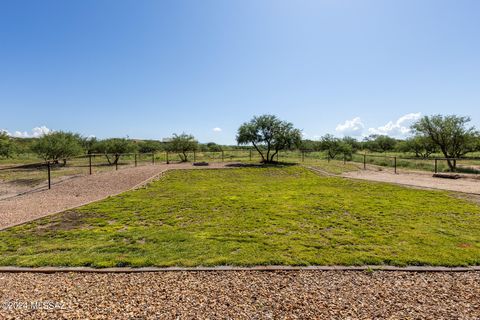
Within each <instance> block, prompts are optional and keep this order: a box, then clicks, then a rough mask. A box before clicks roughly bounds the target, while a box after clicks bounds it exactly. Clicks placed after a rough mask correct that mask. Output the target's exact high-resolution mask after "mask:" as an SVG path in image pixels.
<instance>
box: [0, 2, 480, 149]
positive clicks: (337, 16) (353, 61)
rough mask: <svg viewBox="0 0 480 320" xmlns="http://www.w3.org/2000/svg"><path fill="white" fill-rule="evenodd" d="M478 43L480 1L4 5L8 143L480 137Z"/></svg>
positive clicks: (3, 116)
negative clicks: (445, 119)
mask: <svg viewBox="0 0 480 320" xmlns="http://www.w3.org/2000/svg"><path fill="white" fill-rule="evenodd" d="M479 32H480V1H477V0H464V1H461V0H451V1H441V0H435V1H433V0H432V1H428V0H422V1H418V0H398V1H393V0H378V1H373V0H365V1H361V0H351V1H349V0H324V1H322V0H312V1H307V0H295V1H293V0H291V1H283V0H229V1H224V0H202V1H196V0H191V1H187V0H172V1H167V0H165V1H161V0H152V1H146V0H128V1H126V0H123V1H121V0H82V1H64V0H58V1H48V0H43V1H36V0H35V1H34V0H32V1H24V0H16V1H0V75H1V76H0V110H1V112H0V129H5V130H8V131H9V132H10V133H11V134H15V132H16V131H19V132H20V133H17V134H22V135H35V134H38V133H39V132H43V131H44V129H39V128H40V127H42V126H45V127H46V128H49V129H54V130H71V131H75V132H79V133H82V134H83V135H86V136H88V135H95V136H97V137H100V138H104V137H112V136H120V137H125V136H129V137H132V138H154V139H161V138H163V137H167V136H170V135H171V134H172V133H174V132H177V133H181V132H183V131H185V132H188V133H192V134H194V135H195V136H196V137H197V138H198V139H199V140H200V141H202V142H207V141H216V142H219V143H234V140H235V133H236V130H237V128H238V126H239V125H240V124H241V123H242V122H244V121H247V120H249V119H250V118H251V117H252V116H253V115H259V114H264V113H273V114H276V115H278V116H279V117H281V118H282V119H285V120H289V121H291V122H293V123H294V124H295V125H296V126H297V127H298V128H301V129H303V131H304V133H305V135H306V136H307V137H310V138H316V137H319V136H321V135H323V134H325V133H335V134H337V135H342V134H354V135H359V136H361V135H365V134H368V133H372V132H380V133H388V134H391V135H396V136H401V135H404V134H406V131H405V128H407V127H408V125H409V123H410V122H411V121H413V120H414V119H415V118H416V117H418V115H419V114H434V113H442V114H451V113H456V114H461V115H470V116H471V117H472V120H473V121H472V123H473V124H474V125H476V126H479V127H480V108H479V105H480V41H479V37H478V35H479ZM33 128H37V129H35V130H33ZM214 128H219V129H217V130H216V131H215V130H214ZM220 129H221V130H220ZM32 130H33V131H32ZM45 130H46V129H45Z"/></svg>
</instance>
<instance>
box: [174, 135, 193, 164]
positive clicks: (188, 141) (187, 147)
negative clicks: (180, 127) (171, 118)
mask: <svg viewBox="0 0 480 320" xmlns="http://www.w3.org/2000/svg"><path fill="white" fill-rule="evenodd" d="M167 149H168V151H173V152H177V153H178V156H179V157H180V160H181V161H182V162H187V161H188V152H192V151H195V150H197V149H198V141H197V140H195V137H194V136H192V135H190V134H186V133H182V134H176V133H174V134H173V137H172V138H171V139H170V142H169V143H168V145H167Z"/></svg>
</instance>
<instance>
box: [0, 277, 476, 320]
mask: <svg viewBox="0 0 480 320" xmlns="http://www.w3.org/2000/svg"><path fill="white" fill-rule="evenodd" d="M479 318H480V273H479V272H385V271H375V272H370V273H369V272H359V271H278V272H266V271H206V272H205V271H204V272H200V271H199V272H197V271H193V272H192V271H188V272H171V271H169V272H154V273H136V274H132V273H130V274H112V273H107V274H99V273H94V274H91V273H90V274H85V273H83V274H82V273H56V274H40V273H12V274H9V273H0V319H479Z"/></svg>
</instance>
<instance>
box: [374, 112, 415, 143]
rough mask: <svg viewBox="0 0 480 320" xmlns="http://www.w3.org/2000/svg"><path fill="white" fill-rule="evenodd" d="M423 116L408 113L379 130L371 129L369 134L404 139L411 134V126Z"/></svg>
mask: <svg viewBox="0 0 480 320" xmlns="http://www.w3.org/2000/svg"><path fill="white" fill-rule="evenodd" d="M421 116H422V114H421V113H420V112H417V113H408V114H406V115H404V116H401V117H400V118H398V119H397V120H396V121H389V122H388V123H387V124H385V125H384V126H381V127H378V128H369V129H368V132H369V134H381V135H388V136H391V137H395V138H403V137H405V136H407V135H408V134H410V131H411V130H410V125H412V124H413V123H414V122H415V121H416V120H418V119H420V117H421Z"/></svg>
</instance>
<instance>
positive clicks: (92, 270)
mask: <svg viewBox="0 0 480 320" xmlns="http://www.w3.org/2000/svg"><path fill="white" fill-rule="evenodd" d="M197 271H201V272H205V271H212V272H218V271H270V272H272V271H357V272H358V271H362V272H365V271H366V272H368V271H402V272H480V266H472V267H437V266H408V267H396V266H386V265H377V266H375V265H373V266H371V265H367V266H298V267H296V266H253V267H235V266H218V267H166V268H161V267H143V268H130V267H125V268H103V269H96V268H90V267H38V268H28V267H13V266H11V267H0V273H25V272H26V273H68V272H76V273H144V272H197Z"/></svg>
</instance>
